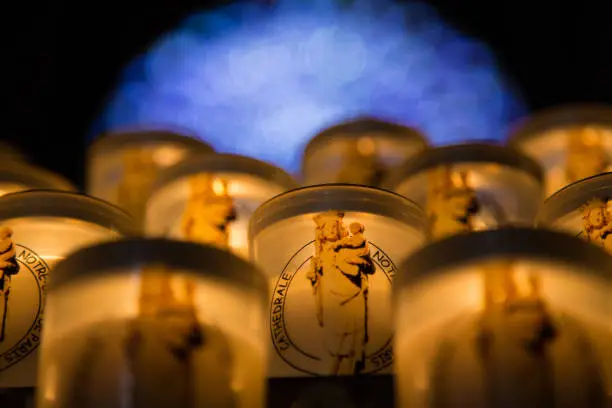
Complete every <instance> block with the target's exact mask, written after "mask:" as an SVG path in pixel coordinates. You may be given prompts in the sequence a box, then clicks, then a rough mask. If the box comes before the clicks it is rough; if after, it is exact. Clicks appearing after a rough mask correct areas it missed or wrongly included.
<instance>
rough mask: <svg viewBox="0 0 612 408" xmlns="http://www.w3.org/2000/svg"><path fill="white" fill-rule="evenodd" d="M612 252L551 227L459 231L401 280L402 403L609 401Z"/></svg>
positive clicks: (398, 348)
mask: <svg viewBox="0 0 612 408" xmlns="http://www.w3.org/2000/svg"><path fill="white" fill-rule="evenodd" d="M610 293H612V258H610V257H609V256H608V255H607V254H606V253H605V252H604V251H602V250H601V249H599V248H596V247H594V246H592V245H589V244H587V243H585V242H583V241H580V240H578V239H575V238H573V237H571V236H568V235H566V234H562V233H559V232H554V231H547V230H537V229H527V228H502V229H498V230H489V231H479V232H474V233H471V234H461V235H454V236H452V237H449V238H447V239H444V240H440V241H437V242H435V243H432V244H430V245H428V246H427V247H424V248H422V249H421V250H419V251H417V252H415V253H414V254H412V256H410V257H409V258H408V259H406V260H405V261H404V263H403V264H402V265H401V266H400V270H399V272H398V276H397V282H396V283H395V285H394V293H393V300H394V322H395V330H396V336H395V345H394V348H395V352H396V356H397V359H396V362H395V364H394V367H395V373H396V390H397V393H398V400H399V404H398V405H397V406H400V407H414V408H431V407H445V408H463V407H471V408H490V407H502V406H508V407H510V406H511V407H529V408H536V407H553V406H554V407H557V406H560V407H590V408H605V407H608V406H609V405H607V404H609V403H610V402H612V348H611V347H610V345H611V344H612V321H611V320H610V316H612V301H611V298H610Z"/></svg>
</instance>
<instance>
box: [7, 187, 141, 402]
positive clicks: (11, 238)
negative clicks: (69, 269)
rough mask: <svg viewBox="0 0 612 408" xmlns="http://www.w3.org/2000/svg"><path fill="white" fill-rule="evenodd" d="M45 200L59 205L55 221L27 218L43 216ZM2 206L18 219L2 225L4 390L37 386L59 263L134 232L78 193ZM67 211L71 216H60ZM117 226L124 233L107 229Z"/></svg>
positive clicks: (123, 218) (30, 196)
mask: <svg viewBox="0 0 612 408" xmlns="http://www.w3.org/2000/svg"><path fill="white" fill-rule="evenodd" d="M40 201H44V202H46V204H48V203H49V201H51V202H55V203H56V206H57V207H56V208H54V210H53V211H52V213H53V216H25V215H24V211H26V212H27V211H29V209H31V210H32V212H33V213H34V214H37V215H38V214H40V211H41V210H38V211H37V210H36V203H38V202H40ZM0 205H2V206H4V207H3V208H2V210H3V213H4V214H7V213H10V211H11V208H13V206H14V211H15V218H5V219H3V220H0V356H1V358H0V388H3V387H7V388H11V387H31V386H34V385H35V381H36V371H37V358H38V352H37V349H38V346H39V343H40V339H41V330H42V328H43V322H44V321H45V318H44V317H45V316H44V311H45V296H46V290H47V284H48V281H49V280H50V277H51V276H52V275H53V268H54V266H55V264H56V263H57V262H58V261H60V260H62V259H63V258H64V257H65V256H66V255H67V254H69V253H71V252H73V251H75V250H78V249H80V248H82V247H84V246H88V245H91V244H95V243H98V242H103V241H108V240H115V239H117V238H119V237H120V236H121V234H122V233H127V232H128V231H129V232H132V231H133V230H132V229H131V227H132V226H131V225H130V220H129V218H128V217H127V215H125V214H124V213H122V212H120V211H118V210H117V209H115V208H114V207H112V206H109V205H108V204H106V203H104V202H99V201H98V200H93V199H91V198H87V197H85V196H82V195H77V194H71V193H63V192H48V191H45V192H38V191H32V192H23V193H18V194H15V195H12V196H10V197H4V198H3V199H2V203H0ZM64 205H65V207H64ZM79 207H81V208H79ZM43 208H44V207H43ZM64 208H65V212H66V214H67V216H66V217H62V216H59V214H60V213H61V212H62V211H63V209H64ZM84 208H87V210H84ZM72 211H76V212H79V211H80V216H81V217H83V218H84V219H74V218H71V217H70V215H69V213H72ZM87 211H90V214H89V215H87V214H86V213H87ZM85 219H87V221H86V220H85ZM111 223H112V224H114V225H116V226H117V227H118V228H121V231H116V230H113V229H112V228H110V227H108V226H107V225H108V224H111ZM43 392H46V391H43Z"/></svg>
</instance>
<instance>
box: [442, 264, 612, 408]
mask: <svg viewBox="0 0 612 408" xmlns="http://www.w3.org/2000/svg"><path fill="white" fill-rule="evenodd" d="M481 276H482V282H483V305H484V309H483V311H482V312H480V313H478V314H476V315H475V316H474V315H471V316H463V317H462V318H459V319H456V323H454V324H453V325H452V326H451V327H449V330H448V332H449V333H451V334H449V335H446V336H445V338H444V339H443V341H442V343H441V346H440V347H439V349H438V351H437V354H436V356H435V360H434V362H432V369H433V373H432V380H431V381H432V392H431V395H432V408H460V407H464V406H473V407H489V408H498V407H499V408H501V407H506V406H520V407H525V408H541V407H551V408H552V407H562V406H584V407H587V406H588V407H593V408H596V407H597V408H603V407H604V405H602V404H604V403H605V402H604V401H605V390H604V387H603V382H602V380H601V373H600V371H599V368H598V365H597V358H596V356H595V354H594V351H593V349H592V346H591V344H590V339H589V337H588V335H587V332H585V331H584V328H583V327H582V326H581V325H580V323H578V322H577V321H576V320H574V319H572V318H571V317H569V316H564V315H562V314H554V313H553V311H552V310H551V309H550V307H549V305H548V304H547V301H546V299H545V297H544V296H543V294H542V282H541V278H540V276H539V274H538V271H537V268H530V267H526V266H523V265H520V264H519V263H518V262H515V261H502V260H500V261H495V262H489V263H488V264H487V265H484V266H482V275H481ZM457 378H462V379H463V380H457ZM561 400H562V401H564V403H565V404H567V405H564V404H559V401H561Z"/></svg>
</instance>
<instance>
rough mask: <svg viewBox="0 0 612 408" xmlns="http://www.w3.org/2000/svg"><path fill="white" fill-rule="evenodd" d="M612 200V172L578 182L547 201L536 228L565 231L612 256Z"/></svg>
mask: <svg viewBox="0 0 612 408" xmlns="http://www.w3.org/2000/svg"><path fill="white" fill-rule="evenodd" d="M611 198H612V173H603V174H598V175H596V176H592V177H589V178H586V179H583V180H580V181H577V182H575V183H572V184H570V185H568V186H566V187H565V188H563V189H561V190H559V191H558V192H556V193H555V194H553V195H552V196H550V197H549V198H548V199H546V201H545V202H544V204H543V206H542V210H541V211H540V214H539V215H538V219H537V225H538V226H540V227H546V228H552V229H555V230H559V231H564V232H567V233H569V234H571V235H573V236H575V237H578V238H582V239H584V240H585V241H587V242H590V243H592V244H595V245H597V246H598V247H600V248H602V249H605V250H606V251H607V252H608V253H612V235H610V233H611V232H612V215H611V214H610V199H611Z"/></svg>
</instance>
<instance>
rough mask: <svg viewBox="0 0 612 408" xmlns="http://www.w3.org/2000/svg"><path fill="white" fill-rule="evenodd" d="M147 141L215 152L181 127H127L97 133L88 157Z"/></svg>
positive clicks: (143, 143)
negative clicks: (178, 129) (179, 128)
mask: <svg viewBox="0 0 612 408" xmlns="http://www.w3.org/2000/svg"><path fill="white" fill-rule="evenodd" d="M147 143H177V144H181V145H183V146H185V147H188V148H189V149H193V150H194V151H199V152H207V153H215V149H214V148H213V146H212V145H211V144H210V143H207V142H205V141H204V140H202V139H201V137H200V136H199V135H197V134H196V133H192V132H188V131H187V130H183V129H181V130H180V131H177V130H174V129H171V128H168V129H166V128H164V127H161V128H159V127H152V128H147V127H144V128H140V127H133V128H132V127H127V128H121V129H116V130H112V131H108V132H105V133H102V134H100V135H98V136H97V137H96V138H95V139H94V140H93V141H92V142H91V143H90V144H89V148H88V149H87V155H88V156H89V157H92V156H96V155H98V154H100V153H104V152H107V151H109V150H111V151H112V150H117V149H121V148H125V147H128V146H136V147H142V146H144V145H146V144H147Z"/></svg>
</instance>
